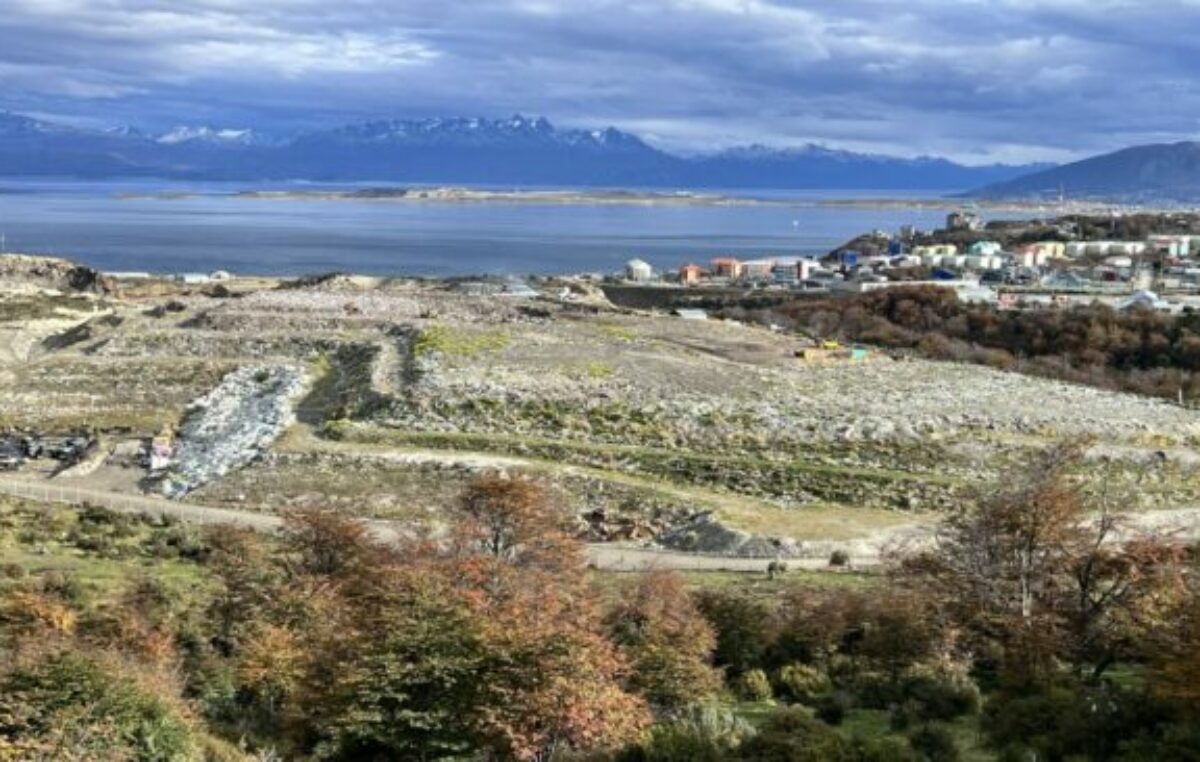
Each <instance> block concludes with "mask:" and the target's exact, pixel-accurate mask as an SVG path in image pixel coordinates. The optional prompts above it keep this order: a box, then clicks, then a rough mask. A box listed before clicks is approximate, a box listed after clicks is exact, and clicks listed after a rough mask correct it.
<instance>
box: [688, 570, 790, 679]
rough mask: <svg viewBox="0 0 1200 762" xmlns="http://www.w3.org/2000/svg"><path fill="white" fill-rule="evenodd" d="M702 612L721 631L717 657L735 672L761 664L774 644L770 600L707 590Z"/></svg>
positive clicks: (702, 598)
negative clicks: (768, 601) (765, 601)
mask: <svg viewBox="0 0 1200 762" xmlns="http://www.w3.org/2000/svg"><path fill="white" fill-rule="evenodd" d="M696 605H697V606H698V607H699V609H700V613H701V614H703V615H704V618H705V619H707V620H708V621H709V624H711V625H712V626H713V630H715V631H716V634H717V648H716V651H714V652H713V660H714V662H715V663H716V664H717V666H719V667H728V669H729V672H730V674H732V675H733V676H735V677H736V676H738V675H741V674H742V673H743V672H746V671H747V670H751V669H754V668H756V667H759V666H761V665H762V663H763V657H764V655H765V654H766V651H767V649H768V648H769V647H770V646H771V641H772V637H773V633H772V613H771V611H770V609H768V608H767V606H766V604H764V603H763V602H761V601H757V600H754V599H752V598H749V597H747V596H745V595H739V594H736V593H726V592H719V591H705V592H702V593H700V594H699V595H698V596H697V600H696Z"/></svg>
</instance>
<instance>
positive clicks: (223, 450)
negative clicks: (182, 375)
mask: <svg viewBox="0 0 1200 762" xmlns="http://www.w3.org/2000/svg"><path fill="white" fill-rule="evenodd" d="M303 389H304V373H303V372H302V371H301V370H299V369H298V368H295V367H292V366H289V365H278V366H247V367H243V368H239V369H238V370H235V371H233V372H232V373H230V374H229V375H227V376H225V378H224V379H222V380H221V383H220V384H219V385H218V386H217V387H216V388H215V389H213V390H212V391H211V392H209V393H208V394H206V395H204V396H203V397H201V398H200V399H198V400H196V401H195V402H193V403H192V404H191V405H190V406H189V413H188V416H187V418H186V420H185V421H184V424H183V426H182V427H181V429H180V431H179V438H178V444H177V447H176V450H175V462H174V464H173V465H172V467H171V469H170V471H169V473H168V475H167V476H166V478H165V479H164V480H163V483H162V489H163V494H165V495H167V496H168V497H173V498H180V497H183V496H184V495H186V494H187V493H189V492H191V491H192V490H194V489H196V488H198V487H200V486H202V485H204V484H206V483H208V482H210V481H212V480H214V479H218V478H220V477H222V476H224V475H225V474H227V473H229V472H230V471H231V470H233V469H236V468H240V467H241V466H244V465H246V464H247V463H249V462H250V461H252V460H254V459H255V458H257V457H258V456H260V455H261V454H262V453H263V452H265V451H266V449H267V448H268V447H269V446H270V445H271V443H272V442H274V441H275V439H276V438H277V437H278V436H279V435H280V434H281V433H283V430H284V429H285V428H287V427H288V425H290V424H291V423H292V420H293V411H292V407H293V403H294V401H295V400H296V399H297V398H298V397H299V396H300V394H301V392H302V391H303Z"/></svg>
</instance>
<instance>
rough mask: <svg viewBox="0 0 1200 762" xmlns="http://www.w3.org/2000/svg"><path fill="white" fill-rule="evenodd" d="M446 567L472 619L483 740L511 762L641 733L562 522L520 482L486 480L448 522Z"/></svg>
mask: <svg viewBox="0 0 1200 762" xmlns="http://www.w3.org/2000/svg"><path fill="white" fill-rule="evenodd" d="M450 537H451V541H450V544H449V548H448V550H447V552H446V558H445V563H446V568H447V569H448V573H449V574H450V577H451V579H452V580H453V582H454V584H455V586H456V588H457V590H458V591H459V592H460V594H461V595H462V596H463V599H464V600H465V601H466V602H467V603H468V605H469V606H470V607H471V609H472V612H473V613H474V615H475V616H476V617H478V621H479V622H480V623H481V629H480V637H481V642H482V643H483V647H484V648H485V650H486V651H487V652H488V653H489V654H490V655H491V658H492V661H491V663H492V665H493V667H492V668H491V669H490V670H489V671H488V672H487V673H486V677H485V678H484V680H483V683H484V686H485V691H484V696H483V697H482V698H483V700H484V701H485V702H486V704H487V706H488V707H489V710H488V712H487V715H486V717H485V718H484V720H483V722H482V724H481V730H482V732H483V733H484V734H485V735H486V736H487V737H488V738H489V739H491V743H492V744H493V745H495V746H496V747H498V748H500V749H502V750H504V752H505V753H506V754H507V755H509V756H513V757H516V758H518V759H542V758H545V757H547V756H548V755H550V754H553V753H554V752H556V751H557V750H560V749H570V748H577V749H578V748H582V749H587V748H595V747H605V746H614V745H620V744H622V743H625V742H627V741H629V740H632V739H633V738H634V737H636V736H637V734H638V733H639V732H640V731H641V730H642V728H644V727H645V726H646V724H647V723H648V721H649V715H648V713H647V711H646V707H645V704H644V702H643V701H642V700H641V699H640V698H638V697H636V696H634V695H632V694H630V693H628V692H627V691H626V690H624V688H623V682H624V679H625V677H626V675H627V673H628V669H629V667H628V664H627V662H626V661H625V659H624V657H623V656H622V655H621V654H620V653H619V652H618V651H617V649H616V647H615V646H614V644H613V643H612V641H611V640H610V639H609V638H608V637H607V636H606V633H605V631H604V627H603V621H602V619H601V613H600V609H599V605H598V602H597V599H596V596H595V594H594V591H592V589H591V588H590V586H589V584H588V582H587V578H586V576H585V567H584V563H583V558H584V554H583V546H582V543H580V542H579V541H578V540H576V539H575V538H574V537H572V536H571V535H570V533H569V530H568V520H567V515H566V513H565V512H564V511H562V510H561V509H560V508H558V507H557V506H555V505H554V504H553V503H552V502H551V501H550V500H549V499H548V497H547V495H546V493H545V491H544V489H543V488H542V487H541V486H540V485H539V484H537V483H536V482H533V481H531V480H528V479H525V478H519V477H518V478H506V477H503V476H500V475H485V476H481V477H480V478H478V479H477V480H476V481H474V482H473V483H472V484H471V485H469V486H468V487H467V488H466V490H465V491H464V493H463V495H462V499H461V501H460V504H459V508H458V510H457V511H456V513H455V515H454V517H453V525H452V527H451V531H450Z"/></svg>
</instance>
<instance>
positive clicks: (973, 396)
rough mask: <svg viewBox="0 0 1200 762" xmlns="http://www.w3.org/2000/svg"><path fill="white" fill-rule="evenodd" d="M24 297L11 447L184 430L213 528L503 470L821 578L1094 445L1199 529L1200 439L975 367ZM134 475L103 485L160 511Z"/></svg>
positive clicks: (678, 535)
mask: <svg viewBox="0 0 1200 762" xmlns="http://www.w3.org/2000/svg"><path fill="white" fill-rule="evenodd" d="M68 270H69V268H68ZM52 272H58V270H56V269H53V268H52ZM0 273H2V268H0ZM39 277H40V276H39ZM30 283H31V281H30V280H29V279H28V278H26V279H24V280H22V281H21V284H20V286H21V288H20V291H19V294H20V295H19V296H15V294H17V293H18V292H17V291H16V290H14V291H12V292H11V293H10V295H9V297H7V298H8V299H9V301H8V304H9V308H8V309H7V310H6V309H5V308H4V302H3V301H0V426H7V427H17V428H21V429H33V430H54V431H62V430H78V429H84V428H91V429H98V430H102V431H104V432H107V433H108V434H109V435H110V439H114V441H115V440H121V441H124V442H126V443H128V446H133V447H136V446H137V443H138V442H139V441H144V440H145V438H146V437H149V436H152V435H155V434H157V433H158V432H159V431H161V430H162V429H163V428H164V427H167V428H171V429H173V430H175V431H176V432H177V433H178V434H179V436H180V441H181V443H182V444H181V449H180V459H179V461H178V463H177V464H176V467H175V471H174V474H173V482H172V484H173V485H174V486H172V487H171V488H170V489H171V491H172V493H173V494H177V495H183V494H185V493H187V499H188V500H194V501H196V502H198V503H200V504H214V505H225V506H229V507H237V508H239V509H245V510H260V511H264V512H279V511H283V510H287V509H288V508H293V507H299V506H316V505H324V506H331V507H335V508H337V509H339V510H344V511H346V512H351V513H355V514H358V515H364V516H372V517H376V518H388V519H397V520H402V521H406V522H416V523H433V524H436V523H437V522H438V520H439V517H440V515H441V514H442V512H443V511H444V509H445V507H446V506H447V505H448V504H449V503H450V502H451V501H453V500H454V498H455V495H456V494H457V490H458V489H459V488H460V487H461V485H462V484H464V483H465V481H466V480H467V479H469V478H470V477H471V475H472V474H474V473H477V472H478V471H479V470H485V469H492V468H500V469H503V470H509V471H518V472H528V473H531V474H534V475H536V476H537V477H539V478H542V479H544V480H545V481H547V483H548V484H549V485H550V486H551V489H552V491H553V493H554V495H555V496H556V498H557V499H559V500H560V502H562V503H563V504H564V505H565V506H567V508H568V509H569V510H571V511H572V512H573V513H574V514H575V515H576V517H577V519H578V522H579V527H580V534H581V535H582V536H585V537H588V538H589V539H591V540H596V541H618V540H619V541H627V542H635V543H647V542H656V543H660V544H662V545H665V546H668V547H672V548H677V549H680V550H688V551H703V552H709V553H726V554H737V555H756V556H774V555H784V556H788V555H792V556H811V555H813V554H819V553H823V552H826V551H827V550H828V549H829V547H831V546H830V545H828V544H822V543H823V542H826V543H830V542H831V543H835V544H840V545H843V546H844V545H847V544H851V545H852V544H853V543H856V542H858V543H868V544H878V539H879V533H880V532H890V533H893V534H896V533H899V534H903V533H904V532H907V531H909V528H911V527H912V526H913V525H914V524H924V525H928V524H929V522H930V521H932V519H931V518H930V517H933V516H936V514H937V513H938V512H940V511H944V510H947V509H950V508H953V507H954V506H956V505H959V504H960V503H961V502H962V501H963V500H965V499H969V497H970V495H971V494H972V492H973V491H974V490H977V489H980V488H985V487H986V485H987V484H988V483H989V482H990V481H991V480H994V479H996V478H1000V477H1002V476H1003V475H1005V474H1010V473H1011V472H1012V469H1013V468H1016V467H1019V464H1020V463H1021V462H1022V458H1023V457H1025V456H1026V455H1028V453H1029V452H1031V451H1033V450H1036V449H1037V448H1040V447H1043V446H1045V445H1046V444H1048V443H1050V442H1053V441H1056V440H1059V439H1062V438H1065V437H1080V436H1084V437H1090V438H1093V439H1094V440H1095V443H1094V446H1093V454H1094V461H1093V462H1094V464H1095V465H1094V468H1092V469H1090V470H1089V474H1088V477H1087V478H1089V479H1091V480H1093V481H1094V482H1096V483H1103V484H1105V485H1108V486H1112V487H1113V488H1114V489H1120V490H1123V491H1124V492H1125V493H1126V494H1128V495H1129V498H1128V501H1127V504H1128V505H1130V506H1132V507H1134V508H1136V509H1139V510H1142V509H1178V508H1187V507H1189V506H1193V505H1200V478H1198V475H1197V469H1200V458H1197V457H1196V455H1195V452H1194V449H1193V448H1194V446H1195V444H1196V442H1197V437H1198V436H1200V413H1197V412H1196V411H1191V410H1185V409H1181V408H1179V407H1176V406H1173V405H1170V404H1168V403H1165V402H1160V401H1156V400H1150V399H1145V398H1139V397H1133V396H1129V395H1121V394H1114V393H1109V392H1102V391H1098V390H1094V389H1089V388H1084V387H1077V386H1071V385H1066V384H1061V383H1057V382H1053V381H1047V380H1042V379H1034V378H1029V377H1024V376H1019V375H1015V374H1009V373H1002V372H998V371H992V370H988V369H986V368H981V367H978V366H969V365H950V364H943V363H931V362H925V361H919V360H896V359H892V358H890V357H888V356H887V355H884V354H874V355H872V356H871V357H870V358H869V359H868V360H866V361H863V362H851V361H849V360H836V361H830V362H823V363H812V362H805V361H803V360H800V359H797V358H796V356H795V354H796V350H797V349H799V348H801V347H802V346H803V342H802V341H801V339H799V338H798V337H793V336H787V335H783V334H780V333H774V332H771V331H768V330H765V329H760V328H754V327H749V326H742V325H736V324H732V323H719V322H710V321H703V322H697V321H685V320H681V319H678V318H672V317H667V316H655V315H649V314H635V313H631V312H628V311H623V310H618V309H615V308H613V307H611V305H605V304H604V303H603V301H602V300H601V299H591V300H589V301H588V303H587V304H580V303H566V304H564V303H559V302H556V301H554V300H551V299H544V300H521V299H513V298H510V297H499V296H495V297H475V296H468V295H466V294H464V293H460V292H459V291H457V290H456V288H455V286H454V284H446V283H438V282H424V281H402V280H380V279H369V278H356V277H349V276H340V277H333V278H322V279H312V280H310V281H307V282H304V283H291V284H282V285H283V287H277V286H279V285H280V284H275V283H270V282H263V281H255V282H253V283H237V282H234V283H230V284H229V286H228V288H225V289H224V290H222V291H221V292H215V291H212V290H209V291H197V290H190V289H186V288H183V287H180V286H171V285H170V284H164V283H156V284H155V285H154V288H153V289H150V288H148V287H147V288H144V289H142V290H140V291H132V290H131V289H129V288H124V289H121V288H118V290H117V291H116V292H113V293H105V294H100V293H96V291H95V288H96V287H95V286H94V285H93V286H88V287H86V288H84V289H83V290H77V291H73V292H71V293H68V294H64V293H62V292H58V291H47V290H46V289H45V288H42V289H41V290H38V289H39V287H38V286H37V285H36V283H37V281H36V280H35V281H34V283H35V285H33V286H31V285H30ZM58 283H59V285H62V283H63V281H61V280H60V281H58ZM44 285H45V284H43V286H44ZM67 285H68V286H69V281H68V282H67ZM116 285H117V286H118V287H119V286H120V285H121V284H116ZM558 291H559V288H558V286H557V285H552V286H551V287H550V288H548V289H547V292H548V293H551V294H557V293H558ZM231 295H232V296H231ZM63 299H70V300H71V301H69V302H68V303H64V302H63V301H62V300H63ZM16 305H19V308H18V306H16ZM76 308H79V309H76ZM38 321H49V322H46V323H39V322H38ZM302 379H303V381H302ZM297 431H301V432H302V436H301V435H298V434H297V433H296V432H297ZM281 434H283V436H282V438H280V435H281ZM127 449H128V448H127ZM140 468H141V466H140V465H139V464H138V463H137V460H136V458H133V459H130V458H128V457H127V458H126V459H125V460H123V461H121V462H120V463H118V462H116V461H115V460H113V461H111V462H108V463H105V464H102V466H101V467H100V468H98V469H97V471H96V472H95V476H93V477H91V478H94V479H101V478H103V479H104V480H107V482H108V483H111V484H112V485H118V486H119V488H120V489H131V490H132V489H138V486H137V485H139V484H140V485H142V488H146V486H147V485H146V484H145V482H144V480H143V478H142V477H144V475H145V474H144V473H141V472H139V469H140ZM123 474H124V475H123Z"/></svg>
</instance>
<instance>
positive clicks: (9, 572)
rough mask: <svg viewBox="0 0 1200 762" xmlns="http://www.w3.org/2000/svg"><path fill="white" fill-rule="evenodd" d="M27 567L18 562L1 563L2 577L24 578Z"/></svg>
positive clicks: (0, 572) (0, 573)
mask: <svg viewBox="0 0 1200 762" xmlns="http://www.w3.org/2000/svg"><path fill="white" fill-rule="evenodd" d="M25 573H26V572H25V567H24V566H21V565H20V564H18V563H6V564H0V577H3V578H4V579H24V578H25Z"/></svg>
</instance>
